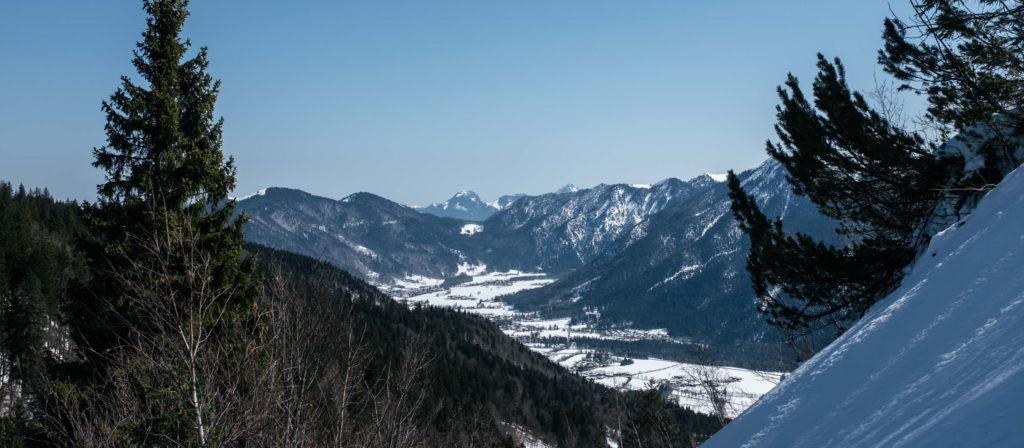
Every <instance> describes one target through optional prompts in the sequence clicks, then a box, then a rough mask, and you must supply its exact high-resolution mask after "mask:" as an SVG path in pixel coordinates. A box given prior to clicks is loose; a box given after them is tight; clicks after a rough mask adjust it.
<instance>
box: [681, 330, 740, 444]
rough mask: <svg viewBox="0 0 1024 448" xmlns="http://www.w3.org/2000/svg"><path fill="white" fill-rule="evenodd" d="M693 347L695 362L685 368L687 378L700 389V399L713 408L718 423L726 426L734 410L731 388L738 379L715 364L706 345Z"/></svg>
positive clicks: (712, 411)
mask: <svg viewBox="0 0 1024 448" xmlns="http://www.w3.org/2000/svg"><path fill="white" fill-rule="evenodd" d="M693 347H694V348H693V363H691V364H690V367H688V368H687V369H685V379H686V380H687V381H688V382H689V384H692V385H693V386H695V387H696V388H697V389H698V391H699V396H700V399H702V400H703V401H705V402H706V403H707V405H708V406H709V407H710V408H711V413H712V414H713V415H714V416H715V418H716V419H718V423H719V424H720V425H722V426H725V424H726V423H728V422H729V416H730V415H732V412H733V410H734V406H733V404H732V402H731V400H732V392H731V391H730V390H729V388H730V384H731V383H733V382H735V381H736V380H735V379H733V378H731V377H729V375H728V374H727V373H726V372H725V370H723V369H722V368H721V367H718V366H716V365H715V364H714V362H713V360H712V358H711V351H710V350H709V349H708V347H707V346H706V345H702V344H694V346H693Z"/></svg>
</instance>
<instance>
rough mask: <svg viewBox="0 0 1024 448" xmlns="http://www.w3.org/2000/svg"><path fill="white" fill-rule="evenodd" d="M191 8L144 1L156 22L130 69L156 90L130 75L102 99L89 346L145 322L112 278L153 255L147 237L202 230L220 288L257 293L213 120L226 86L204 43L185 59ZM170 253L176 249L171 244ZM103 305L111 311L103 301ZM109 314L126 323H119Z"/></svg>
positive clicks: (201, 244) (150, 23)
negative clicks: (97, 267)
mask: <svg viewBox="0 0 1024 448" xmlns="http://www.w3.org/2000/svg"><path fill="white" fill-rule="evenodd" d="M187 6H188V2H187V1H184V0H174V1H146V2H144V8H145V10H146V13H147V14H148V15H149V16H150V17H149V18H148V19H147V22H146V23H147V29H146V30H145V32H144V33H143V34H142V41H140V42H139V43H138V44H137V45H136V46H137V49H136V50H135V51H134V58H133V60H132V63H133V65H134V66H135V68H136V70H137V71H138V74H139V75H140V76H141V78H142V79H143V80H145V81H146V82H147V83H148V87H147V86H140V85H137V84H136V83H135V82H133V81H132V80H131V79H130V78H129V77H127V76H123V77H122V78H121V84H122V85H121V87H120V88H119V89H118V90H117V91H116V92H115V93H114V94H113V95H111V97H110V99H109V100H108V101H104V102H103V110H104V112H106V115H107V124H106V133H107V145H106V146H103V147H100V148H97V149H95V150H94V151H93V153H94V155H95V161H94V162H93V165H94V166H96V167H98V168H101V169H103V170H104V171H105V172H106V176H105V180H106V181H105V183H103V184H101V185H100V186H99V188H98V201H97V203H95V204H86V205H85V212H86V219H87V223H88V225H89V227H90V231H91V233H92V236H93V237H94V238H95V240H94V241H93V243H94V245H93V247H92V248H91V249H92V251H91V254H90V255H91V256H92V258H93V259H94V261H98V262H100V263H101V264H102V263H105V264H107V265H108V266H109V268H108V269H106V270H103V271H102V272H106V273H107V275H105V276H104V275H103V274H102V272H101V274H100V276H98V277H97V281H96V282H94V284H93V286H94V291H93V292H94V294H93V297H91V298H90V299H92V300H87V301H86V302H87V303H86V307H87V311H88V312H86V313H84V314H83V319H87V320H88V321H92V322H95V323H96V324H97V326H98V327H99V328H96V327H94V326H93V325H90V324H89V323H88V322H80V324H83V325H82V327H84V328H83V329H84V330H86V331H85V333H83V334H87V335H88V336H89V340H88V341H83V342H88V346H90V347H93V348H98V349H102V348H104V347H108V346H109V345H110V344H112V343H113V341H112V340H111V338H110V337H109V336H104V335H103V334H107V335H111V336H120V335H123V331H120V332H115V333H109V330H110V328H118V327H122V326H123V325H122V324H124V323H137V322H133V320H135V319H136V317H135V316H133V312H132V307H131V306H130V303H127V302H126V301H125V297H124V296H123V294H121V292H120V291H118V288H119V285H118V282H117V281H112V280H111V278H110V274H111V273H116V272H119V271H123V270H126V269H128V261H129V260H136V259H144V258H145V257H146V256H147V255H149V254H147V252H148V250H147V248H145V247H143V246H144V245H146V244H148V241H147V240H146V238H150V239H152V238H153V237H161V236H162V237H165V238H166V236H168V235H171V234H174V233H175V232H178V231H183V230H184V231H187V232H195V233H196V234H198V236H199V238H198V242H197V243H198V244H197V246H198V247H197V249H199V250H201V251H203V252H204V253H207V254H210V255H211V256H213V257H214V259H213V265H214V279H215V281H216V283H217V284H218V285H227V284H231V285H235V286H236V289H237V290H238V293H237V294H234V297H233V300H234V301H235V302H238V303H241V302H244V301H245V299H246V297H247V296H250V297H251V294H252V292H251V287H250V286H249V285H250V284H251V282H250V279H249V277H250V273H251V270H252V269H251V266H248V267H247V266H245V265H244V264H243V263H242V262H241V256H242V250H241V245H242V243H243V233H242V224H243V223H244V222H245V217H244V215H243V216H240V217H239V218H237V219H234V218H233V217H234V215H235V210H234V207H235V204H234V200H229V199H228V196H227V195H228V193H229V192H230V191H231V189H232V188H234V185H235V167H234V160H233V158H228V159H227V160H225V158H224V154H223V153H222V152H221V149H220V148H221V134H222V127H223V119H219V120H215V119H214V103H215V101H216V99H217V93H218V89H219V86H220V82H219V81H215V80H214V79H213V78H212V77H211V76H210V75H209V74H208V73H207V67H208V66H209V60H208V59H207V49H206V47H201V48H200V49H199V51H198V52H197V54H196V55H195V56H193V57H192V58H190V59H184V57H185V53H186V51H187V50H188V48H189V46H190V45H191V44H190V42H189V41H188V40H182V39H181V37H180V36H179V33H180V31H181V27H182V25H183V24H184V22H185V19H186V17H187V16H188V12H187ZM164 249H166V250H171V249H170V248H168V247H166V244H165V245H164ZM103 301H110V302H112V304H113V305H114V306H113V308H112V309H108V307H105V306H104V304H102V303H97V302H103ZM111 311H116V313H118V314H120V315H121V316H122V317H127V322H118V320H119V319H118V318H115V317H112V316H110V312H111ZM95 316H102V317H103V318H102V319H100V320H98V321H96V320H94V317H95ZM90 327H92V328H90Z"/></svg>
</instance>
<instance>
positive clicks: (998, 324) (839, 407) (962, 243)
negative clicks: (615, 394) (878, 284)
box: [702, 168, 1024, 448]
mask: <svg viewBox="0 0 1024 448" xmlns="http://www.w3.org/2000/svg"><path fill="white" fill-rule="evenodd" d="M1022 398H1024V172H1022V169H1021V168H1018V169H1017V170H1016V171H1014V172H1012V173H1011V174H1010V175H1008V176H1007V177H1006V178H1005V179H1004V180H1003V181H1002V182H1001V183H1000V184H999V186H997V187H996V188H995V189H994V190H992V191H991V192H989V193H988V194H987V195H986V196H985V197H984V198H983V199H982V200H981V201H980V202H979V204H978V207H977V208H976V209H975V210H974V211H973V212H972V213H971V214H970V215H969V216H968V217H967V218H966V219H965V220H963V221H961V222H959V223H957V224H955V225H953V226H952V227H950V228H948V229H946V230H945V231H943V232H941V233H939V234H938V235H936V236H935V237H934V238H933V239H932V241H931V244H930V246H929V248H928V250H927V251H926V252H924V253H923V254H922V256H921V257H920V258H919V259H918V261H917V262H916V264H915V266H914V267H913V268H912V270H911V273H910V274H909V275H907V276H906V277H905V278H904V279H903V282H902V286H900V288H899V289H897V290H896V291H894V292H893V293H892V294H890V295H889V296H888V297H886V298H884V299H882V300H880V301H879V302H878V303H876V304H875V305H874V306H873V307H872V308H871V309H870V310H869V311H868V313H867V314H866V315H865V316H864V317H863V318H861V319H860V321H858V322H857V323H856V324H855V325H854V326H853V327H852V328H851V329H850V330H849V331H847V332H846V333H845V334H843V335H842V336H841V337H839V338H838V339H837V340H836V341H834V342H833V343H832V344H830V345H829V346H828V347H826V348H825V349H823V350H822V351H820V352H819V353H818V354H816V355H815V356H814V357H813V358H811V359H810V360H808V361H807V362H805V363H804V364H803V365H802V366H800V368H799V369H797V370H796V371H794V372H793V373H792V374H791V375H789V377H788V378H786V379H785V381H783V382H782V383H781V384H780V385H779V386H778V387H777V388H776V389H774V390H773V391H772V392H770V393H769V394H767V395H765V396H764V397H762V398H761V400H760V401H758V402H757V403H756V404H755V405H754V406H753V407H751V408H750V409H748V410H747V411H746V412H745V413H744V414H742V415H741V416H740V417H739V418H738V419H737V420H735V421H733V422H732V423H730V424H729V425H728V426H726V427H725V428H724V429H723V430H722V431H720V432H719V433H718V434H716V435H715V436H714V437H713V438H712V439H711V440H710V441H709V442H707V443H706V444H705V445H702V446H706V447H710V448H716V447H747V448H755V447H777V446H785V447H821V446H843V447H879V446H885V447H919V446H950V447H964V446H977V447H982V446H983V447H1020V446H1024V427H1022V426H1021V417H1022V416H1024V399H1022Z"/></svg>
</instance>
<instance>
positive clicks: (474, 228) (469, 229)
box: [459, 224, 484, 235]
mask: <svg viewBox="0 0 1024 448" xmlns="http://www.w3.org/2000/svg"><path fill="white" fill-rule="evenodd" d="M483 231H484V226H482V225H480V224H466V225H464V226H462V229H461V230H459V233H460V234H462V235H476V234H478V233H480V232H483Z"/></svg>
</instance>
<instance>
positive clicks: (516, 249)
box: [481, 176, 713, 273]
mask: <svg viewBox="0 0 1024 448" xmlns="http://www.w3.org/2000/svg"><path fill="white" fill-rule="evenodd" d="M702 177H703V176H702ZM702 177H701V178H697V179H694V180H692V181H690V182H683V181H681V180H678V179H667V180H664V181H662V182H659V183H658V184H656V185H654V186H644V187H637V186H631V185H625V184H616V185H605V184H601V185H598V186H596V187H593V188H588V189H577V190H575V191H568V190H566V191H563V192H560V193H557V192H556V193H549V194H544V195H540V196H526V197H523V198H520V199H519V200H517V201H516V202H514V203H512V205H510V206H509V207H507V208H506V209H504V210H502V211H501V212H499V213H496V214H495V215H494V216H492V217H491V218H489V219H488V220H487V221H486V222H485V223H484V228H485V229H486V231H485V232H484V234H483V235H482V236H481V239H482V240H484V241H485V242H486V244H487V245H488V247H490V248H491V253H494V252H499V251H500V252H503V253H506V254H509V255H511V257H510V258H509V259H510V260H514V261H515V262H516V263H518V265H502V266H501V267H502V268H533V269H542V270H545V271H548V272H553V273H561V272H566V271H568V270H570V269H575V268H578V267H580V266H583V265H584V264H586V263H589V262H591V261H593V260H595V259H597V258H599V257H601V256H607V255H609V254H610V251H618V250H621V248H619V247H615V246H614V244H615V243H616V241H618V240H619V239H620V238H621V237H622V236H623V235H626V234H627V233H629V232H630V231H631V230H632V229H633V228H634V226H636V225H637V224H639V223H641V222H642V221H644V220H645V219H647V218H648V217H650V216H652V215H654V214H656V213H658V212H660V211H662V210H664V209H665V208H666V207H668V206H670V205H671V204H675V203H679V202H682V201H685V200H686V199H687V198H689V197H691V196H693V195H695V194H698V193H700V192H701V191H703V190H705V189H706V188H708V187H709V186H710V185H711V184H713V182H706V181H705V180H704V179H702ZM563 190H565V189H563ZM497 261H500V260H497Z"/></svg>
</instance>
